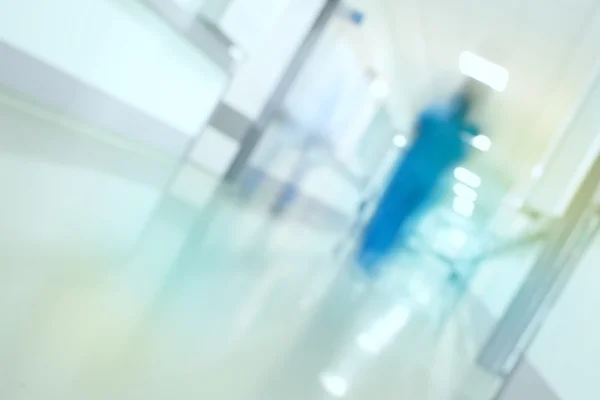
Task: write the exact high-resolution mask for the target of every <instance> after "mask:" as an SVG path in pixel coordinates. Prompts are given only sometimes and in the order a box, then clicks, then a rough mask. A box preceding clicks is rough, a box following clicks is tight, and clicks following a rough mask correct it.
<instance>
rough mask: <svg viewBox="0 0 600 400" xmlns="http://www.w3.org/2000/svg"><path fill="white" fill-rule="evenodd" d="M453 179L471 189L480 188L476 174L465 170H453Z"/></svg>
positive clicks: (479, 180)
mask: <svg viewBox="0 0 600 400" xmlns="http://www.w3.org/2000/svg"><path fill="white" fill-rule="evenodd" d="M454 177H455V178H456V179H457V180H459V181H460V182H462V183H464V184H465V185H468V186H470V187H472V188H478V187H479V186H481V178H480V177H479V176H478V175H477V174H475V173H473V172H471V171H469V170H468V169H466V168H463V167H458V168H456V169H455V170H454Z"/></svg>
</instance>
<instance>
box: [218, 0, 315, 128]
mask: <svg viewBox="0 0 600 400" xmlns="http://www.w3.org/2000/svg"><path fill="white" fill-rule="evenodd" d="M323 3H324V1H323V0H293V1H292V3H291V4H290V6H289V7H288V8H287V9H286V10H285V12H284V13H283V14H282V16H281V18H280V19H279V21H278V23H277V25H276V26H275V28H273V30H272V31H271V34H270V36H269V38H268V39H267V40H265V42H264V44H263V46H262V47H260V48H259V49H257V50H256V52H255V53H252V54H251V55H250V58H249V59H248V60H247V61H246V62H245V63H243V64H242V65H241V66H240V68H239V69H238V70H237V72H236V74H235V77H234V79H233V81H232V83H231V86H230V87H229V90H228V91H227V93H226V95H225V102H226V103H227V104H229V105H230V106H231V107H233V108H234V109H236V110H238V111H239V112H241V113H242V114H244V115H246V116H247V117H249V118H251V119H256V118H258V116H259V115H260V113H261V111H262V109H263V108H264V106H265V104H266V102H267V101H268V99H269V97H270V96H271V94H272V93H273V91H274V90H275V88H276V86H277V84H278V83H279V81H280V79H281V77H282V76H283V74H284V72H285V69H286V67H287V66H288V64H289V63H290V61H291V60H292V57H293V56H294V54H295V52H296V50H297V49H298V47H299V46H300V43H301V42H302V40H303V39H304V37H305V36H306V34H307V33H308V30H309V29H310V27H311V25H312V23H313V21H314V20H315V19H316V17H317V15H318V13H319V11H320V9H321V7H322V6H323Z"/></svg>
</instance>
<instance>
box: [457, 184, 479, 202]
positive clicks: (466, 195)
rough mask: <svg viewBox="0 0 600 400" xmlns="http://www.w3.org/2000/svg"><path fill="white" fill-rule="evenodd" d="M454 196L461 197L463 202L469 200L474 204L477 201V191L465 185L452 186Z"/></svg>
mask: <svg viewBox="0 0 600 400" xmlns="http://www.w3.org/2000/svg"><path fill="white" fill-rule="evenodd" d="M454 194H455V195H456V197H461V198H463V199H465V200H469V201H470V202H471V203H474V202H475V201H476V200H477V191H475V189H473V188H471V187H469V186H467V185H465V184H464V183H460V182H459V183H457V184H456V185H454Z"/></svg>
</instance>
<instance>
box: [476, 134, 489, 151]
mask: <svg viewBox="0 0 600 400" xmlns="http://www.w3.org/2000/svg"><path fill="white" fill-rule="evenodd" d="M471 145H472V146H473V147H475V148H476V149H478V150H481V151H489V150H490V148H491V147H492V140H491V139H490V138H489V137H487V136H485V135H477V136H475V137H474V138H473V139H472V140H471Z"/></svg>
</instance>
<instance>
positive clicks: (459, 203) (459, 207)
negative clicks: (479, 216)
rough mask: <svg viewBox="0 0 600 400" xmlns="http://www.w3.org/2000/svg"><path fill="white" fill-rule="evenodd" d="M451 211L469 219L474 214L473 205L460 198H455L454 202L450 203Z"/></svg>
mask: <svg viewBox="0 0 600 400" xmlns="http://www.w3.org/2000/svg"><path fill="white" fill-rule="evenodd" d="M452 209H453V210H454V212H455V213H457V214H459V215H462V216H463V217H466V218H470V217H471V216H472V215H473V212H475V203H473V202H471V201H469V200H466V199H462V198H460V197H455V198H454V202H453V203H452Z"/></svg>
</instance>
